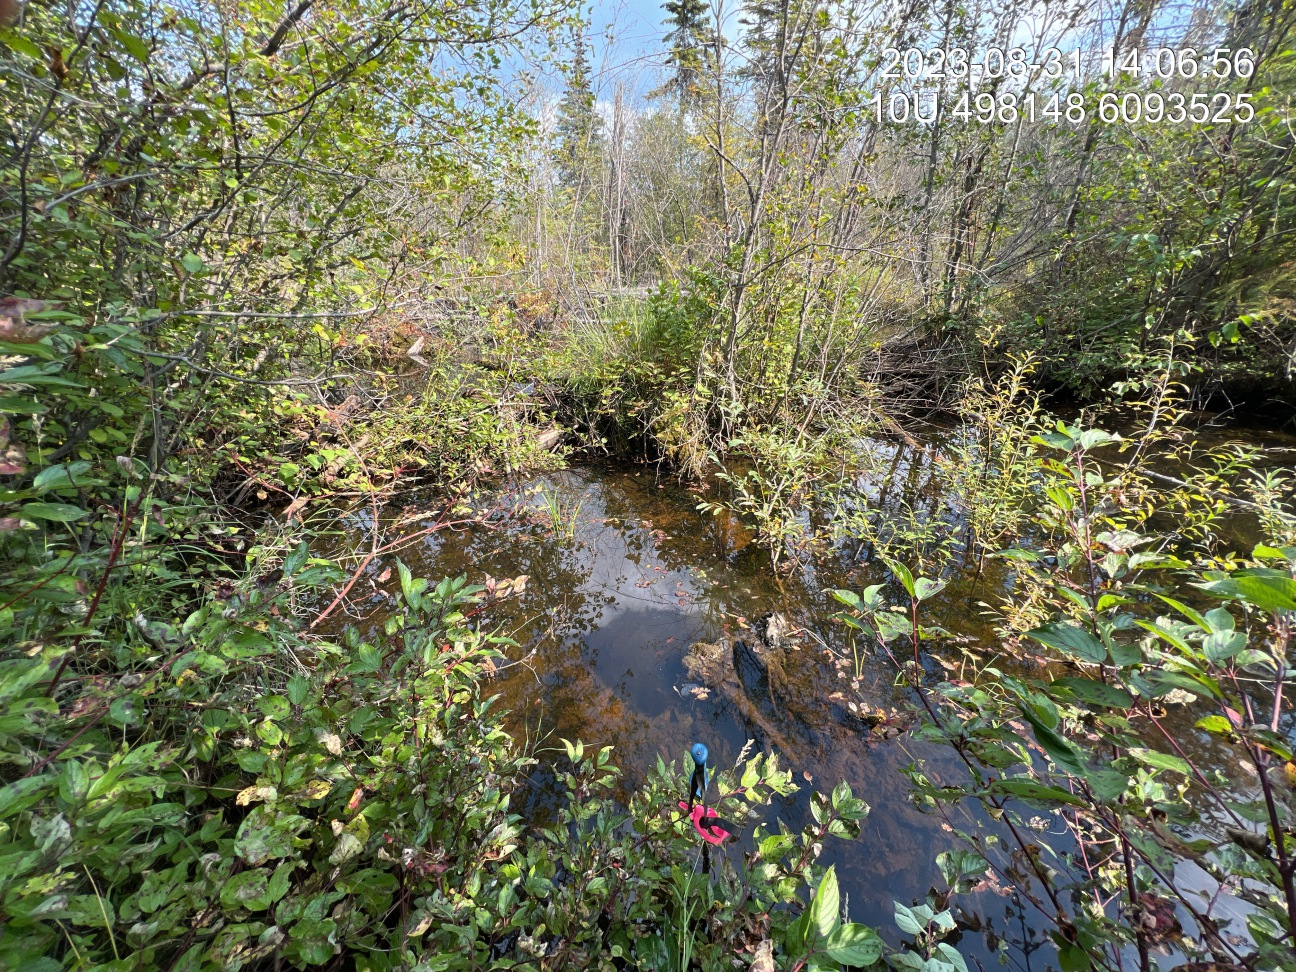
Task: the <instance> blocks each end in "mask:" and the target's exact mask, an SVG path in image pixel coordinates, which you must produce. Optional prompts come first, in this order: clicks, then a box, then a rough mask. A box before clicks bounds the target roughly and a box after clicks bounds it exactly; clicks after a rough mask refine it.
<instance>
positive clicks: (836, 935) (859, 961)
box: [826, 922, 882, 966]
mask: <svg viewBox="0 0 1296 972" xmlns="http://www.w3.org/2000/svg"><path fill="white" fill-rule="evenodd" d="M826 950H827V952H828V955H829V956H830V957H831V958H833V959H834V960H836V961H838V962H840V963H841V964H842V965H861V966H862V965H872V964H873V963H874V962H876V961H877V960H878V959H880V958H881V957H882V938H881V937H880V936H879V935H878V933H877V932H875V931H874V930H873V929H872V928H869V927H867V926H866V925H859V924H856V923H855V922H851V923H850V924H848V925H842V926H841V927H840V928H838V929H837V930H836V931H834V932H833V933H832V934H831V935H829V936H828V944H827V948H826Z"/></svg>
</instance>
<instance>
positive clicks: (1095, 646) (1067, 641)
mask: <svg viewBox="0 0 1296 972" xmlns="http://www.w3.org/2000/svg"><path fill="white" fill-rule="evenodd" d="M1026 637H1028V638H1033V639H1035V640H1036V641H1038V642H1040V643H1041V644H1044V645H1048V646H1049V647H1050V648H1056V649H1057V650H1058V651H1061V652H1063V653H1065V654H1067V655H1071V656H1072V657H1074V658H1079V659H1080V660H1081V661H1086V662H1090V663H1091V664H1100V663H1101V662H1104V661H1106V660H1107V649H1106V648H1104V647H1103V643H1102V642H1101V641H1099V640H1098V639H1097V638H1095V637H1094V636H1093V635H1091V634H1090V633H1089V632H1088V631H1086V630H1085V629H1084V628H1081V627H1077V626H1076V625H1074V624H1066V623H1064V622H1055V623H1053V624H1046V625H1044V626H1043V627H1041V628H1035V629H1033V630H1031V631H1027V632H1026Z"/></svg>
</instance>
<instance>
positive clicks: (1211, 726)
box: [1193, 715, 1233, 736]
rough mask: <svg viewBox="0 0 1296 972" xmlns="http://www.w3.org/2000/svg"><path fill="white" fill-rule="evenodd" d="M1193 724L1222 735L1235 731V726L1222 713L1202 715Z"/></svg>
mask: <svg viewBox="0 0 1296 972" xmlns="http://www.w3.org/2000/svg"><path fill="white" fill-rule="evenodd" d="M1193 725H1194V726H1196V727H1197V728H1198V729H1205V730H1206V731H1207V732H1212V733H1215V734H1216V735H1221V736H1227V735H1230V734H1231V733H1232V732H1233V726H1232V725H1230V724H1229V721H1228V720H1227V719H1225V718H1224V717H1223V716H1222V715H1208V716H1202V717H1201V718H1200V719H1198V720H1197V721H1196V722H1194V723H1193Z"/></svg>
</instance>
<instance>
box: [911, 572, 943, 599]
mask: <svg viewBox="0 0 1296 972" xmlns="http://www.w3.org/2000/svg"><path fill="white" fill-rule="evenodd" d="M948 584H949V581H947V580H931V579H930V578H927V577H919V578H918V579H917V580H916V581H914V592H913V593H914V597H916V598H918V600H920V601H925V600H927V598H929V597H934V596H935V595H937V594H939V593H940V592H941V591H943V590H945V588H946V586H947V585H948Z"/></svg>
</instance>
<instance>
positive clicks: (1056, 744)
mask: <svg viewBox="0 0 1296 972" xmlns="http://www.w3.org/2000/svg"><path fill="white" fill-rule="evenodd" d="M1021 713H1022V716H1023V717H1024V718H1025V719H1026V721H1027V722H1029V723H1030V724H1031V728H1032V729H1033V730H1035V739H1036V741H1038V742H1039V744H1040V746H1041V747H1042V748H1043V749H1044V752H1046V753H1048V757H1049V759H1051V760H1053V762H1055V763H1057V765H1058V766H1059V767H1061V768H1062V769H1064V770H1066V771H1067V772H1068V773H1070V774H1071V775H1073V776H1083V775H1084V774H1085V772H1086V770H1087V769H1088V767H1087V766H1086V765H1085V761H1084V756H1083V755H1082V754H1081V753H1080V751H1079V750H1078V749H1076V748H1075V747H1074V746H1073V745H1071V743H1070V741H1069V740H1067V739H1066V738H1065V737H1063V736H1062V735H1061V734H1060V733H1058V732H1057V730H1055V729H1050V728H1049V727H1048V726H1046V725H1045V724H1044V723H1043V721H1041V720H1040V718H1039V716H1037V715H1036V714H1035V713H1034V712H1032V711H1031V710H1030V709H1028V708H1026V707H1025V706H1023V707H1022V710H1021Z"/></svg>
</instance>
